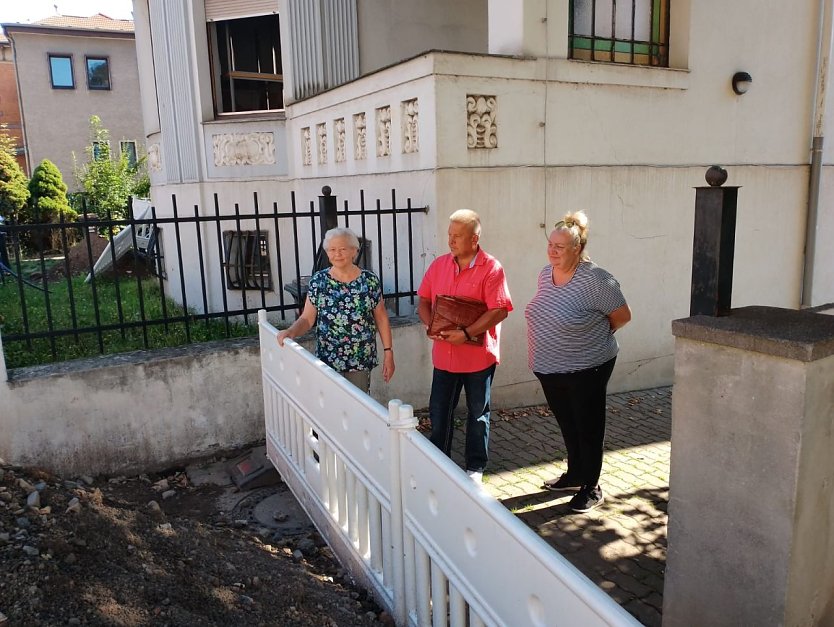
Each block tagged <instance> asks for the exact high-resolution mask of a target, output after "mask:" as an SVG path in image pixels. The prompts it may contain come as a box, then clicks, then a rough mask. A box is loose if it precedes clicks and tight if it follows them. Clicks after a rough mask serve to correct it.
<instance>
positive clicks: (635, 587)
mask: <svg viewBox="0 0 834 627" xmlns="http://www.w3.org/2000/svg"><path fill="white" fill-rule="evenodd" d="M671 400H672V388H671V387H663V388H654V389H650V390H643V391H639V392H625V393H621V394H611V395H609V396H608V403H607V405H608V423H607V424H608V428H607V434H606V446H605V449H606V450H605V461H604V464H603V469H602V479H601V480H600V484H601V486H602V489H603V492H604V494H605V503H604V504H603V505H602V506H601V507H600V508H599V509H597V510H594V511H592V512H590V513H588V514H574V513H573V512H571V511H570V510H569V509H568V506H567V503H568V501H569V500H570V497H571V496H572V494H571V493H566V494H565V495H561V494H558V493H554V492H548V491H546V490H543V489H542V488H541V484H542V481H544V480H545V479H550V478H551V477H558V476H559V475H560V474H561V473H562V472H563V470H564V458H565V446H564V442H563V441H562V436H561V433H560V431H559V426H558V424H557V423H556V419H555V418H554V417H553V415H552V414H551V413H550V411H549V410H548V409H547V407H543V406H538V407H527V408H521V409H513V410H503V411H499V412H495V413H494V414H493V420H492V421H491V432H490V465H489V468H488V469H487V474H486V476H485V482H486V486H487V489H488V491H489V492H490V494H492V495H493V496H494V497H495V498H496V499H498V500H499V501H501V503H503V504H504V505H505V506H506V507H507V508H508V509H509V510H510V511H512V512H513V513H514V514H516V515H517V516H518V517H519V518H520V519H521V520H523V521H524V522H525V523H526V524H527V525H529V526H530V527H531V528H533V529H535V530H536V531H537V532H538V533H539V535H540V536H541V537H542V538H544V539H545V540H546V541H547V542H548V543H549V544H550V545H552V546H553V548H555V549H556V550H557V551H559V553H561V554H562V555H563V556H564V557H565V558H566V559H568V560H569V561H570V562H571V563H572V564H573V565H574V566H576V567H577V568H578V569H579V570H580V571H582V572H583V573H584V574H585V575H586V576H587V577H589V578H590V579H591V580H593V581H594V582H596V583H597V584H598V585H599V586H600V587H601V588H602V589H603V590H605V591H606V592H607V593H608V594H609V595H611V597H612V598H613V599H615V600H616V601H617V602H618V603H619V604H620V605H622V606H623V607H624V608H625V609H626V610H628V611H629V612H630V613H631V614H632V615H633V616H635V617H636V618H637V619H638V620H639V621H640V622H641V623H643V624H645V625H649V626H652V627H653V626H659V625H660V623H661V611H662V606H663V573H664V569H665V567H666V524H667V514H666V505H667V502H668V500H669V451H670V443H669V440H670V437H671V423H672V420H671V414H672V412H671ZM462 453H463V437H462V434H456V436H455V450H454V451H453V458H454V459H456V460H457V461H458V462H460V461H461V459H462Z"/></svg>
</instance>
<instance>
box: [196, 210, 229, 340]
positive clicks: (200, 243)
mask: <svg viewBox="0 0 834 627" xmlns="http://www.w3.org/2000/svg"><path fill="white" fill-rule="evenodd" d="M199 214H200V207H199V206H198V205H196V204H195V205H194V216H195V217H197V216H199ZM194 231H195V233H196V234H197V259H198V260H199V261H200V290H201V291H202V295H203V313H208V295H207V294H206V267H205V263H204V262H203V234H202V230H201V229H200V223H199V222H195V223H194ZM208 326H209V319H208V318H206V327H208ZM226 337H229V336H228V335H227V336H226Z"/></svg>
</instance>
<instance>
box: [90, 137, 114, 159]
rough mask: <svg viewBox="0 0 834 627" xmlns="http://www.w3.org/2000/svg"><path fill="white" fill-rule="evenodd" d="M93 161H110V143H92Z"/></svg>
mask: <svg viewBox="0 0 834 627" xmlns="http://www.w3.org/2000/svg"><path fill="white" fill-rule="evenodd" d="M93 159H95V160H96V161H106V160H108V159H110V142H100V141H93Z"/></svg>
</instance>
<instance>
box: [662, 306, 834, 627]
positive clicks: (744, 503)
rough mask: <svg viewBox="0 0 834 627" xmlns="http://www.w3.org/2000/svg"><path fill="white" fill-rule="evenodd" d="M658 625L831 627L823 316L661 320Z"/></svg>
mask: <svg viewBox="0 0 834 627" xmlns="http://www.w3.org/2000/svg"><path fill="white" fill-rule="evenodd" d="M672 332H673V333H674V335H675V337H676V342H675V386H674V392H673V400H672V467H671V476H670V501H669V536H668V561H667V569H666V582H665V590H664V597H663V598H664V607H663V624H664V626H667V627H676V626H686V627H689V626H691V625H710V627H719V626H722V625H727V626H733V627H735V626H737V625H762V626H765V625H832V624H834V453H832V451H834V316H829V315H824V314H821V313H813V312H809V311H794V310H787V309H778V308H773V307H745V308H742V309H736V310H733V311H732V313H731V314H730V315H729V316H726V317H709V316H693V317H690V318H685V319H682V320H676V321H674V322H673V323H672Z"/></svg>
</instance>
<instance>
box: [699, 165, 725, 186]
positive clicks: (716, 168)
mask: <svg viewBox="0 0 834 627" xmlns="http://www.w3.org/2000/svg"><path fill="white" fill-rule="evenodd" d="M704 178H705V179H706V181H707V183H709V185H710V186H712V187H721V186H722V185H723V184H724V183H726V182H727V170H725V169H724V168H722V167H721V166H720V165H713V166H710V167H709V169H708V170H707V173H706V174H705V175H704Z"/></svg>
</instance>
